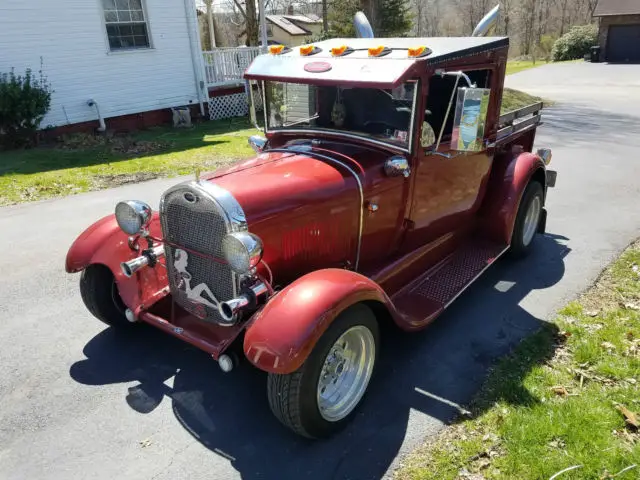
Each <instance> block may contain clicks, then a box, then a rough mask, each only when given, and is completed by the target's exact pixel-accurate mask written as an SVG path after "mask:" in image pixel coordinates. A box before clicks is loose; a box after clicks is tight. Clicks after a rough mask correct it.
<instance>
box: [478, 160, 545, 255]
mask: <svg viewBox="0 0 640 480" xmlns="http://www.w3.org/2000/svg"><path fill="white" fill-rule="evenodd" d="M501 160H502V163H503V165H500V161H501ZM495 161H496V165H495V170H494V173H493V174H492V177H491V179H490V181H489V185H488V188H487V197H486V198H485V200H484V204H483V206H482V213H481V216H482V217H483V218H484V219H485V220H484V222H483V224H484V225H485V229H486V233H487V235H488V236H489V237H490V238H492V239H493V240H495V241H498V242H502V243H505V244H510V243H511V234H512V232H513V226H514V224H515V221H516V215H517V213H518V207H519V206H520V200H521V199H522V194H523V193H524V189H525V188H526V186H527V185H528V184H529V182H530V181H531V180H532V179H537V180H539V181H540V182H541V183H542V187H543V189H545V190H546V170H545V165H544V161H543V160H542V159H541V158H540V157H539V156H538V155H536V154H535V153H529V152H526V153H515V154H512V155H510V157H502V159H500V158H496V159H495Z"/></svg>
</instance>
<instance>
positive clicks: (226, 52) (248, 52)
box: [202, 47, 260, 86]
mask: <svg viewBox="0 0 640 480" xmlns="http://www.w3.org/2000/svg"><path fill="white" fill-rule="evenodd" d="M259 54H260V47H233V48H216V49H215V50H210V51H207V52H202V56H203V58H204V69H205V72H206V74H207V84H208V86H213V85H225V84H231V83H238V82H242V81H243V79H242V75H243V73H244V71H245V70H246V69H247V67H248V66H249V64H250V63H251V61H252V60H253V59H254V58H256V57H257V56H258V55H259Z"/></svg>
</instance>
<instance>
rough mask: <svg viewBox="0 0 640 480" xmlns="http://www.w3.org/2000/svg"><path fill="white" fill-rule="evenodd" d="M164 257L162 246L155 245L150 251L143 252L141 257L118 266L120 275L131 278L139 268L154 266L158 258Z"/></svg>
mask: <svg viewBox="0 0 640 480" xmlns="http://www.w3.org/2000/svg"><path fill="white" fill-rule="evenodd" d="M162 256H164V246H163V245H156V246H155V247H153V248H152V249H149V250H144V251H143V252H142V255H140V256H139V257H137V258H134V259H133V260H129V261H128V262H122V263H121V264H120V268H121V269H122V273H124V276H125V277H127V278H131V277H132V276H133V274H134V273H136V272H137V271H138V270H140V269H141V268H144V267H146V266H147V265H151V266H154V265H155V264H156V262H157V261H158V258H160V257H162Z"/></svg>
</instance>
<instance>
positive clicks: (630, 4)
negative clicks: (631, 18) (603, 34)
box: [593, 0, 640, 17]
mask: <svg viewBox="0 0 640 480" xmlns="http://www.w3.org/2000/svg"><path fill="white" fill-rule="evenodd" d="M638 14H640V0H599V1H598V5H596V9H595V11H594V12H593V16H594V17H605V16H608V15H638Z"/></svg>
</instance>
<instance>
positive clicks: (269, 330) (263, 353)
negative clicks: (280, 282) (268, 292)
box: [244, 269, 395, 374]
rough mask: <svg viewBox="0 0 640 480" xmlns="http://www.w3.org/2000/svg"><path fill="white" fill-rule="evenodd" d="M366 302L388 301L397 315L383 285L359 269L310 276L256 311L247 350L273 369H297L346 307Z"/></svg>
mask: <svg viewBox="0 0 640 480" xmlns="http://www.w3.org/2000/svg"><path fill="white" fill-rule="evenodd" d="M366 301H374V302H379V303H382V304H384V305H385V306H386V307H387V309H388V311H389V312H390V313H391V314H392V315H394V316H395V309H394V307H393V304H392V303H391V300H389V298H388V297H387V295H386V294H385V293H384V291H383V290H382V288H380V286H379V285H378V284H377V283H375V282H373V281H372V280H370V279H368V278H367V277H365V276H363V275H360V274H359V273H355V272H351V271H349V270H341V269H324V270H317V271H315V272H312V273H309V274H307V275H304V276H303V277H300V278H299V279H297V280H296V281H294V282H293V283H291V284H290V285H289V286H287V287H286V288H285V289H284V290H282V291H280V292H278V294H277V295H275V296H274V297H273V298H271V299H270V300H269V302H268V303H267V304H266V305H265V306H264V307H263V308H262V309H261V310H259V311H258V312H257V313H256V314H255V315H254V318H253V320H252V323H251V324H250V326H249V327H248V328H247V331H246V334H245V337H244V353H245V355H246V357H247V359H248V360H249V361H250V362H251V363H253V364H254V365H255V366H256V367H258V368H260V369H262V370H265V371H267V372H271V373H280V374H286V373H291V372H294V371H295V370H297V369H298V368H300V366H302V364H303V363H304V361H305V360H306V359H307V357H308V356H309V354H310V353H311V350H312V349H313V347H314V346H315V344H316V342H317V341H318V339H319V338H320V337H321V336H322V334H323V333H324V332H325V331H326V329H327V328H328V327H329V325H331V322H333V320H334V319H335V318H336V317H337V316H338V315H339V314H340V313H341V312H342V311H344V310H345V309H346V308H348V307H349V306H351V305H354V304H356V303H359V302H366Z"/></svg>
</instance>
